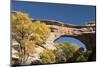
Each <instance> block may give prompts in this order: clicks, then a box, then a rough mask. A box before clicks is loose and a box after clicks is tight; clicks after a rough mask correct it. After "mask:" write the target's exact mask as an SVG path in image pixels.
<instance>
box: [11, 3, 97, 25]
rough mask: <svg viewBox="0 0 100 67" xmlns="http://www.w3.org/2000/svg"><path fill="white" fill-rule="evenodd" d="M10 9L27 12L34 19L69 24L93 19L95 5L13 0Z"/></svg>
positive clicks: (82, 22) (78, 23)
mask: <svg viewBox="0 0 100 67" xmlns="http://www.w3.org/2000/svg"><path fill="white" fill-rule="evenodd" d="M12 10H15V11H21V12H25V13H28V14H29V15H31V17H32V18H34V19H49V20H57V21H62V22H64V23H71V24H77V25H80V24H84V23H86V22H88V21H95V20H96V19H95V12H96V9H95V6H86V5H85V6H82V5H68V4H67V5H65V4H54V3H53V4H50V3H41V2H22V1H13V3H12Z"/></svg>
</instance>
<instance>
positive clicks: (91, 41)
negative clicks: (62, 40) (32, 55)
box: [32, 19, 96, 60]
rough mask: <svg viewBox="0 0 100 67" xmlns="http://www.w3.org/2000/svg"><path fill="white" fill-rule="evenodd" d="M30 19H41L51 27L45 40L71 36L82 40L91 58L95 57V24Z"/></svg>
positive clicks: (51, 40)
mask: <svg viewBox="0 0 100 67" xmlns="http://www.w3.org/2000/svg"><path fill="white" fill-rule="evenodd" d="M32 21H41V22H43V23H45V24H47V25H48V27H49V28H50V29H51V35H50V36H49V38H48V39H47V42H49V43H50V42H51V43H53V42H54V40H56V39H58V38H59V37H61V36H68V37H73V38H76V39H78V40H80V41H81V42H83V43H84V44H85V46H86V48H87V50H91V51H92V52H93V53H92V54H91V56H92V57H90V58H92V60H95V57H96V25H95V23H88V24H85V25H81V26H78V25H72V24H64V23H62V22H59V21H54V20H39V19H38V20H32Z"/></svg>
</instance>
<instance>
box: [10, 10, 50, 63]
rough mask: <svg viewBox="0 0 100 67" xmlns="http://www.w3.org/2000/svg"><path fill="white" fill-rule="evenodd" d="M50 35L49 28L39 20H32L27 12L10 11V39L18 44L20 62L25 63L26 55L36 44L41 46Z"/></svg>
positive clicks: (30, 52) (30, 53) (31, 51)
mask: <svg viewBox="0 0 100 67" xmlns="http://www.w3.org/2000/svg"><path fill="white" fill-rule="evenodd" d="M49 35H50V29H49V28H48V27H47V25H46V24H44V23H42V22H40V21H34V22H32V20H31V18H30V17H29V15H28V14H26V13H22V12H12V39H14V40H16V41H17V42H18V44H19V49H20V51H19V55H20V59H19V60H20V62H22V64H24V63H25V59H26V56H27V55H32V54H33V53H34V51H35V50H34V48H35V46H36V45H38V46H40V47H43V48H44V46H43V43H45V41H46V39H47V38H48V36H49Z"/></svg>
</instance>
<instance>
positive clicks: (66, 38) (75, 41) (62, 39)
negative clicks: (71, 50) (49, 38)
mask: <svg viewBox="0 0 100 67" xmlns="http://www.w3.org/2000/svg"><path fill="white" fill-rule="evenodd" d="M61 42H68V43H70V44H74V45H77V46H79V47H80V48H83V49H84V51H85V52H86V51H87V48H86V46H85V44H84V43H83V42H81V41H80V40H79V39H77V38H75V37H70V36H66V35H63V36H60V37H59V38H57V39H56V40H54V43H61Z"/></svg>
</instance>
